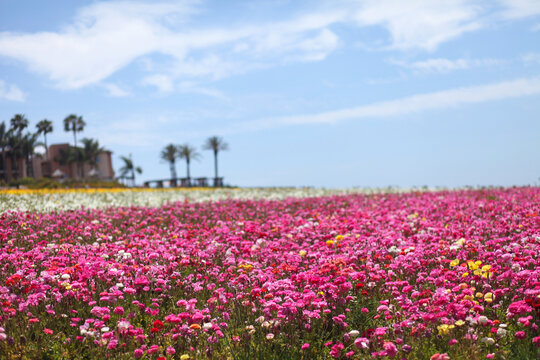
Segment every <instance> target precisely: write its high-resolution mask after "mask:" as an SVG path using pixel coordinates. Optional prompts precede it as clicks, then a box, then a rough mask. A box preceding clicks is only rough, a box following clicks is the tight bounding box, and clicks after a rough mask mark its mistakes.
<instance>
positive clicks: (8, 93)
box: [0, 80, 26, 102]
mask: <svg viewBox="0 0 540 360" xmlns="http://www.w3.org/2000/svg"><path fill="white" fill-rule="evenodd" d="M2 99H4V100H9V101H19V102H22V101H24V100H25V99H26V94H25V93H24V92H23V91H22V90H21V89H19V88H18V87H17V86H16V85H13V84H7V83H6V82H5V81H3V80H0V100H2Z"/></svg>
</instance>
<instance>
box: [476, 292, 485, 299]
mask: <svg viewBox="0 0 540 360" xmlns="http://www.w3.org/2000/svg"><path fill="white" fill-rule="evenodd" d="M475 295H476V297H477V298H481V297H483V296H484V294H482V293H481V292H477V293H476V294H475Z"/></svg>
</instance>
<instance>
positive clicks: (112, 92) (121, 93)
mask: <svg viewBox="0 0 540 360" xmlns="http://www.w3.org/2000/svg"><path fill="white" fill-rule="evenodd" d="M103 87H104V88H105V89H106V90H107V91H108V92H109V96H110V97H126V96H130V95H131V92H130V91H129V90H127V89H124V88H123V87H121V86H119V85H117V84H112V83H104V84H103Z"/></svg>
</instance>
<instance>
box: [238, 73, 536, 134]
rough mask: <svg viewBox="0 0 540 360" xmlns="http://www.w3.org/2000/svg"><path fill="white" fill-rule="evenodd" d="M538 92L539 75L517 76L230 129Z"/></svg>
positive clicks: (402, 111)
mask: <svg viewBox="0 0 540 360" xmlns="http://www.w3.org/2000/svg"><path fill="white" fill-rule="evenodd" d="M539 94H540V77H533V78H527V79H516V80H511V81H504V82H499V83H494V84H488V85H479V86H469V87H461V88H456V89H450V90H443V91H438V92H434V93H427V94H418V95H413V96H409V97H405V98H401V99H396V100H389V101H382V102H377V103H373V104H370V105H362V106H358V107H354V108H347V109H341V110H335V111H329V112H324V113H319V114H310V115H296V116H286V117H280V118H273V119H263V120H257V121H252V122H246V123H241V124H238V125H237V127H236V128H234V129H231V131H232V132H241V131H259V130H264V129H267V128H274V127H281V126H289V125H303V124H335V123H338V122H342V121H346V120H353V119H354V120H360V119H366V118H384V117H395V116H402V115H406V114H410V113H415V112H421V111H428V110H436V109H448V108H454V107H458V106H462V105H467V104H476V103H483V102H489V101H497V100H504V99H512V98H518V97H524V96H530V95H539Z"/></svg>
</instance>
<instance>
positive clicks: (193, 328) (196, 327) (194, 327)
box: [189, 324, 201, 330]
mask: <svg viewBox="0 0 540 360" xmlns="http://www.w3.org/2000/svg"><path fill="white" fill-rule="evenodd" d="M189 328H190V329H191V330H200V329H201V325H199V324H191V325H190V326H189Z"/></svg>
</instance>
